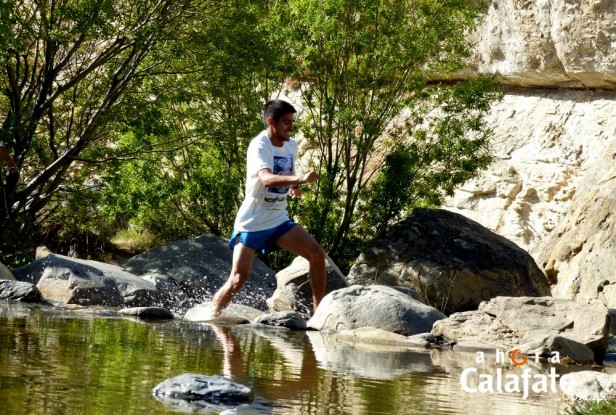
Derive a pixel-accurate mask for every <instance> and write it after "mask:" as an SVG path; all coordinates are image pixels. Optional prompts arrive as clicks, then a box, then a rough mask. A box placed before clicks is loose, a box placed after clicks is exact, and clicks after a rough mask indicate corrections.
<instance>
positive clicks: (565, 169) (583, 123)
mask: <svg viewBox="0 0 616 415" xmlns="http://www.w3.org/2000/svg"><path fill="white" fill-rule="evenodd" d="M615 24H616V3H614V2H612V1H601V0H598V1H593V2H582V1H579V0H574V1H564V0H552V1H543V0H540V1H527V2H520V1H515V0H494V1H493V2H492V3H491V5H490V7H489V9H488V11H487V14H486V20H485V21H484V23H483V24H482V25H481V27H480V28H479V29H478V30H477V32H476V33H475V35H474V36H475V39H476V42H477V43H476V48H475V51H476V53H475V56H474V67H473V69H474V70H475V71H478V72H481V73H491V74H497V75H498V79H499V80H500V81H501V82H502V83H503V85H504V86H505V90H504V96H503V100H502V101H501V102H499V103H496V104H494V105H493V108H492V111H491V114H490V127H491V128H492V129H493V131H494V141H493V154H494V155H495V162H494V163H493V165H492V166H491V167H490V168H489V169H488V170H487V171H486V172H484V173H483V174H482V176H481V177H479V178H477V179H475V180H473V181H471V182H468V183H466V184H465V185H463V186H462V187H461V188H460V189H459V190H458V191H457V192H456V194H455V195H454V197H452V198H450V199H448V200H447V202H446V206H445V207H446V208H447V209H449V210H452V211H455V212H458V213H461V214H463V215H465V216H467V217H469V218H471V219H473V220H475V221H477V222H479V223H481V224H482V225H484V226H486V227H487V228H488V229H490V230H493V231H494V232H496V233H498V234H500V235H502V236H504V237H506V238H507V239H509V240H511V241H513V242H515V243H516V244H518V245H519V246H520V247H522V248H524V249H526V250H527V251H529V253H530V254H531V255H532V256H533V258H534V259H535V260H536V261H537V263H538V264H539V266H540V267H541V268H542V270H543V271H544V272H545V273H546V275H547V276H548V278H549V279H550V282H551V283H552V284H553V286H552V294H553V295H555V296H558V297H565V298H571V299H580V300H581V299H588V298H599V299H601V300H602V301H603V302H604V303H605V304H606V305H607V306H608V307H609V308H616V295H615V294H614V293H616V274H614V273H613V269H614V264H613V262H614V261H613V260H612V258H616V242H613V241H614V235H613V228H614V223H615V220H614V217H613V215H612V214H611V210H610V206H611V203H612V202H611V199H612V198H613V195H614V193H615V192H616V183H615V181H614V180H613V179H612V176H611V175H610V174H611V173H610V172H611V168H612V166H613V165H614V164H615V162H616V117H614V116H613V114H614V113H615V112H614V111H615V110H616V54H614V53H613V48H612V44H613V42H614V40H615V37H616V32H615V31H614V30H613V28H614V27H616V25H615Z"/></svg>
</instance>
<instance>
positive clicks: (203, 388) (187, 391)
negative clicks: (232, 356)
mask: <svg viewBox="0 0 616 415" xmlns="http://www.w3.org/2000/svg"><path fill="white" fill-rule="evenodd" d="M152 394H153V395H154V396H156V397H157V398H158V399H160V400H161V401H163V402H165V403H169V404H172V405H182V402H186V403H194V402H196V401H202V402H203V403H202V404H197V405H196V406H201V407H206V406H207V405H206V404H207V403H211V404H214V405H227V406H233V405H240V404H245V403H250V402H251V401H252V399H253V393H252V390H251V389H250V388H249V387H247V386H244V385H240V384H238V383H234V382H232V381H230V380H229V379H226V378H225V377H223V376H206V375H199V374H194V373H184V374H181V375H178V376H175V377H173V378H170V379H167V380H165V381H164V382H162V383H160V384H159V385H158V386H156V387H155V388H154V389H152Z"/></svg>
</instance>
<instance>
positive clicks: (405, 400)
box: [0, 302, 587, 415]
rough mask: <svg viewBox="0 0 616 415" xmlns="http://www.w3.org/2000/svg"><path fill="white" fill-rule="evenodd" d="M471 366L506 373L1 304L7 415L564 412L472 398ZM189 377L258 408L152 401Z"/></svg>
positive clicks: (229, 331) (545, 397)
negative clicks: (216, 379)
mask: <svg viewBox="0 0 616 415" xmlns="http://www.w3.org/2000/svg"><path fill="white" fill-rule="evenodd" d="M16 304H17V305H16ZM100 312H101V313H103V314H104V312H103V310H100ZM471 366H477V367H478V370H481V371H485V372H486V373H494V371H495V368H496V367H498V365H497V364H496V363H495V362H494V357H493V356H489V355H488V356H487V358H486V361H485V362H484V363H483V364H481V365H478V364H477V362H476V361H475V355H474V354H472V353H455V352H451V351H449V350H420V349H417V350H406V349H400V348H377V347H375V346H362V345H361V344H354V345H353V344H350V343H347V342H343V341H339V340H337V339H336V338H335V337H333V336H328V335H326V334H323V333H319V332H290V331H287V330H284V329H276V328H266V327H262V326H254V325H246V326H243V325H235V326H214V325H208V324H205V323H192V322H187V321H178V320H176V321H168V322H157V323H154V322H147V321H140V320H132V319H126V318H111V317H104V316H100V315H99V316H93V315H91V314H86V310H58V309H45V308H43V309H41V308H35V307H31V306H29V305H21V304H18V303H12V304H11V305H10V306H7V305H6V304H3V303H2V302H0V404H1V405H2V410H1V411H2V413H10V414H15V415H26V414H59V413H62V414H80V415H81V414H107V413H109V414H111V413H119V414H139V415H142V414H143V413H157V414H172V413H177V411H184V412H187V411H188V412H191V413H194V412H195V411H199V412H201V413H203V412H205V413H212V412H213V413H226V414H229V413H238V414H239V413H241V414H244V413H251V414H266V413H272V414H285V415H286V414H377V415H378V414H400V415H407V414H425V413H430V414H434V415H438V414H465V415H466V414H467V413H469V412H472V413H473V414H477V415H481V414H511V413H515V414H540V415H556V414H558V413H559V410H560V409H561V408H562V407H563V402H562V401H561V400H560V396H557V395H554V394H534V395H531V396H529V398H528V399H527V400H523V399H521V395H516V394H497V393H494V394H479V393H476V394H469V393H466V392H464V391H463V390H462V389H461V387H460V375H461V373H462V371H463V370H464V369H465V368H468V367H471ZM586 369H587V368H586ZM507 370H510V371H516V370H519V369H517V368H514V367H510V366H507ZM533 370H534V371H542V370H545V368H543V367H541V366H537V367H533ZM558 370H559V371H565V370H571V368H563V367H558ZM181 373H200V374H204V375H218V374H221V373H222V374H224V375H225V376H227V377H228V378H230V379H231V380H233V381H235V382H237V383H241V384H244V385H246V386H248V387H250V388H252V389H253V391H254V393H255V397H256V399H255V401H254V402H253V403H252V404H251V405H248V406H241V407H238V408H226V409H223V408H201V409H198V410H196V409H195V408H188V409H179V408H175V409H174V408H172V407H170V406H168V405H165V404H163V403H161V402H159V401H158V400H156V399H155V398H154V397H153V396H152V395H151V390H152V388H153V387H154V386H156V385H157V384H158V383H160V382H162V381H164V380H165V379H168V378H171V377H174V376H177V375H179V374H181Z"/></svg>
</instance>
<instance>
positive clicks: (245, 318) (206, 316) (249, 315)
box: [184, 301, 263, 324]
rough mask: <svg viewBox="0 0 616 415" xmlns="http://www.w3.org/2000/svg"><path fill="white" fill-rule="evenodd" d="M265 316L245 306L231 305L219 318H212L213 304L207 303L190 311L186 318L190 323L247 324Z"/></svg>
mask: <svg viewBox="0 0 616 415" xmlns="http://www.w3.org/2000/svg"><path fill="white" fill-rule="evenodd" d="M262 314H263V312H262V311H260V310H257V309H256V308H253V307H250V306H247V305H243V304H235V303H232V304H229V306H227V308H225V309H223V310H222V311H221V312H220V314H219V315H218V316H212V303H211V302H209V301H206V302H204V303H201V304H199V305H197V306H195V307H193V308H191V309H189V310H188V311H187V312H186V314H185V315H184V318H185V319H186V320H188V321H212V322H218V323H222V322H226V323H229V324H246V323H249V322H251V321H253V320H255V319H256V318H258V317H259V316H261V315H262Z"/></svg>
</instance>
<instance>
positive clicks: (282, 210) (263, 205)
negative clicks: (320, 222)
mask: <svg viewBox="0 0 616 415" xmlns="http://www.w3.org/2000/svg"><path fill="white" fill-rule="evenodd" d="M246 158H247V163H246V194H245V196H244V201H243V202H242V206H241V207H240V210H239V211H238V213H237V217H236V218H235V225H234V229H235V230H236V231H239V232H257V231H263V230H266V229H271V228H275V227H276V226H278V225H280V224H281V223H283V222H284V221H286V220H287V219H289V214H288V212H287V195H288V194H289V186H284V187H265V186H263V184H262V183H261V181H260V180H259V176H258V175H257V173H258V172H259V171H260V170H262V169H270V170H271V171H272V173H274V174H279V175H284V176H293V175H294V174H295V159H296V158H297V141H295V140H293V139H290V140H289V141H285V142H284V144H283V145H282V147H275V146H274V145H272V142H271V140H270V138H269V136H268V134H267V130H264V131H262V132H261V133H260V134H259V135H258V136H256V137H255V138H254V139H253V140H252V141H251V142H250V145H249V146H248V155H247V157H246Z"/></svg>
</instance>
